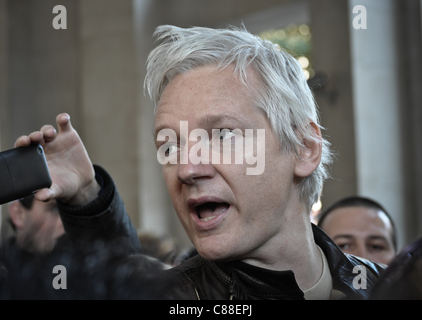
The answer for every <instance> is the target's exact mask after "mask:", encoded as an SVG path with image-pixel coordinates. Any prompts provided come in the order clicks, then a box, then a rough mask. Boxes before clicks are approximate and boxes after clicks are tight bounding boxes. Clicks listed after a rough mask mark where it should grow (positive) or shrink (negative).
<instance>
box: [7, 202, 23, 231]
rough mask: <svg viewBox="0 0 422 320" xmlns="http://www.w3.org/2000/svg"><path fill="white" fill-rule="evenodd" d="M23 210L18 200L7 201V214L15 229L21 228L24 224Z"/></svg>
mask: <svg viewBox="0 0 422 320" xmlns="http://www.w3.org/2000/svg"><path fill="white" fill-rule="evenodd" d="M25 213H26V212H25V210H24V208H23V206H22V205H21V204H20V203H19V201H18V200H16V201H13V202H11V203H9V216H10V219H11V220H12V223H13V224H14V225H15V227H16V229H21V228H23V226H24V225H25V218H26V215H25Z"/></svg>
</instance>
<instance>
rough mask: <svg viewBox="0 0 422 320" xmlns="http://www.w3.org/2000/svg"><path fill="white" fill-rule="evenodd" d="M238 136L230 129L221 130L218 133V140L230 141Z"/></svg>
mask: <svg viewBox="0 0 422 320" xmlns="http://www.w3.org/2000/svg"><path fill="white" fill-rule="evenodd" d="M235 135H236V132H235V131H234V130H230V129H221V130H220V131H219V132H218V139H220V140H224V139H230V138H232V137H234V136H235Z"/></svg>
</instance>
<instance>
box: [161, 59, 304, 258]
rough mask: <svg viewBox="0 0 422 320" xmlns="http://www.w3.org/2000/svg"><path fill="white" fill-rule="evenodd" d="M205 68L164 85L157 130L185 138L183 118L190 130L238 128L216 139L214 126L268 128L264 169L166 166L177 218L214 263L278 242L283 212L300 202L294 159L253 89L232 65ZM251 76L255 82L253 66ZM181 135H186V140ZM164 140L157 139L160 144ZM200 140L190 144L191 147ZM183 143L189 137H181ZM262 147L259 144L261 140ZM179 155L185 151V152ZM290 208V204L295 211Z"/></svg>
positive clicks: (255, 252)
mask: <svg viewBox="0 0 422 320" xmlns="http://www.w3.org/2000/svg"><path fill="white" fill-rule="evenodd" d="M214 70H215V67H214V66H208V67H200V68H197V69H195V70H193V71H190V72H188V73H186V74H181V75H178V76H177V77H175V78H174V79H173V80H172V81H171V82H170V83H169V84H168V85H167V87H166V88H165V90H164V92H163V95H162V97H161V99H160V101H159V104H158V107H157V112H156V116H155V128H156V133H157V132H158V131H159V130H160V129H163V128H169V129H172V130H174V131H175V132H176V133H177V135H178V139H180V138H181V137H180V121H188V124H189V132H191V130H193V129H196V128H202V129H205V130H206V131H207V132H208V134H209V136H210V139H231V141H232V143H234V140H235V138H234V136H235V135H236V134H239V133H237V132H232V133H229V134H227V135H222V136H219V137H212V129H221V130H222V129H230V130H234V129H240V131H239V132H243V133H244V132H245V129H253V130H254V137H255V139H256V132H257V131H256V130H257V129H265V145H263V146H260V148H259V150H257V152H258V153H259V152H265V171H264V172H263V173H262V174H261V175H247V174H246V168H247V167H248V165H247V164H246V162H245V161H243V164H235V163H234V160H233V159H234V152H233V154H232V162H231V164H223V161H222V160H221V162H220V163H221V164H214V163H212V162H210V163H209V164H202V163H200V164H197V165H194V164H192V163H191V162H190V160H189V162H188V163H187V164H180V161H179V162H178V164H165V165H163V175H164V179H165V182H166V184H167V187H168V190H169V193H170V196H171V198H172V202H173V205H174V207H175V209H176V212H177V215H178V217H179V219H180V221H181V223H182V225H183V227H184V229H185V231H186V233H187V234H188V236H189V238H190V239H191V241H192V242H193V244H194V245H195V247H196V248H197V250H198V252H199V253H200V254H201V255H202V256H203V257H204V258H206V259H209V260H224V259H226V260H231V259H241V258H249V257H251V256H253V257H259V256H260V255H265V254H266V252H268V248H269V247H271V246H275V243H276V242H277V241H276V239H277V238H278V237H280V234H282V233H283V230H284V229H285V227H284V225H285V223H284V220H285V218H283V214H284V212H285V211H287V210H288V209H289V207H291V206H292V203H294V204H296V202H298V197H297V194H296V190H295V188H294V184H293V180H294V173H293V171H294V166H295V160H294V157H293V156H292V155H286V154H283V153H282V152H281V151H280V146H279V142H278V138H277V137H276V136H275V135H274V133H273V131H272V129H271V128H270V125H269V123H268V121H267V119H266V117H265V116H264V115H263V113H262V112H260V111H258V110H257V109H256V108H255V107H253V106H252V103H251V100H250V98H249V91H248V90H247V88H246V86H245V85H244V84H242V83H241V82H240V80H239V79H238V78H237V77H236V76H235V75H234V73H233V68H231V67H228V68H226V69H224V70H223V71H221V72H215V71H214ZM248 81H249V82H251V83H252V82H253V83H255V85H256V83H257V81H258V80H257V77H256V76H255V74H254V73H252V72H251V70H249V73H248ZM182 140H186V139H185V138H183V137H182ZM163 143H164V142H158V141H157V148H159V147H160V145H162V144H163ZM196 143H197V142H195V141H189V142H188V148H189V149H190V148H191V147H192V145H195V144H196ZM179 144H181V145H183V144H184V141H179ZM255 146H256V144H255ZM179 152H180V151H179ZM290 209H291V208H290Z"/></svg>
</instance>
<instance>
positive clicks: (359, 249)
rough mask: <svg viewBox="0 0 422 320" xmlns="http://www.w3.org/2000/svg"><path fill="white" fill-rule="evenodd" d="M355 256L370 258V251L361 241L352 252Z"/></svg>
mask: <svg viewBox="0 0 422 320" xmlns="http://www.w3.org/2000/svg"><path fill="white" fill-rule="evenodd" d="M352 254H353V255H355V256H358V257H361V258H364V259H368V258H369V257H368V252H367V250H366V247H365V244H361V243H359V244H358V245H356V249H355V251H354V252H353V253H352Z"/></svg>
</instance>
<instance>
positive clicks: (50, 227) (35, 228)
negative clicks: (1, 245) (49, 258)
mask: <svg viewBox="0 0 422 320" xmlns="http://www.w3.org/2000/svg"><path fill="white" fill-rule="evenodd" d="M22 210H23V211H24V212H23V214H24V217H23V225H22V227H21V228H20V229H19V231H18V241H19V243H20V245H21V246H22V247H25V248H26V249H27V250H29V251H34V252H49V251H51V250H52V249H53V248H54V245H55V244H56V241H57V239H58V238H59V237H60V236H61V235H63V234H64V229H63V224H62V221H61V219H60V215H59V210H58V208H57V205H56V200H50V201H48V202H42V201H38V200H34V202H33V204H32V207H31V209H29V210H27V209H25V208H23V207H22Z"/></svg>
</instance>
